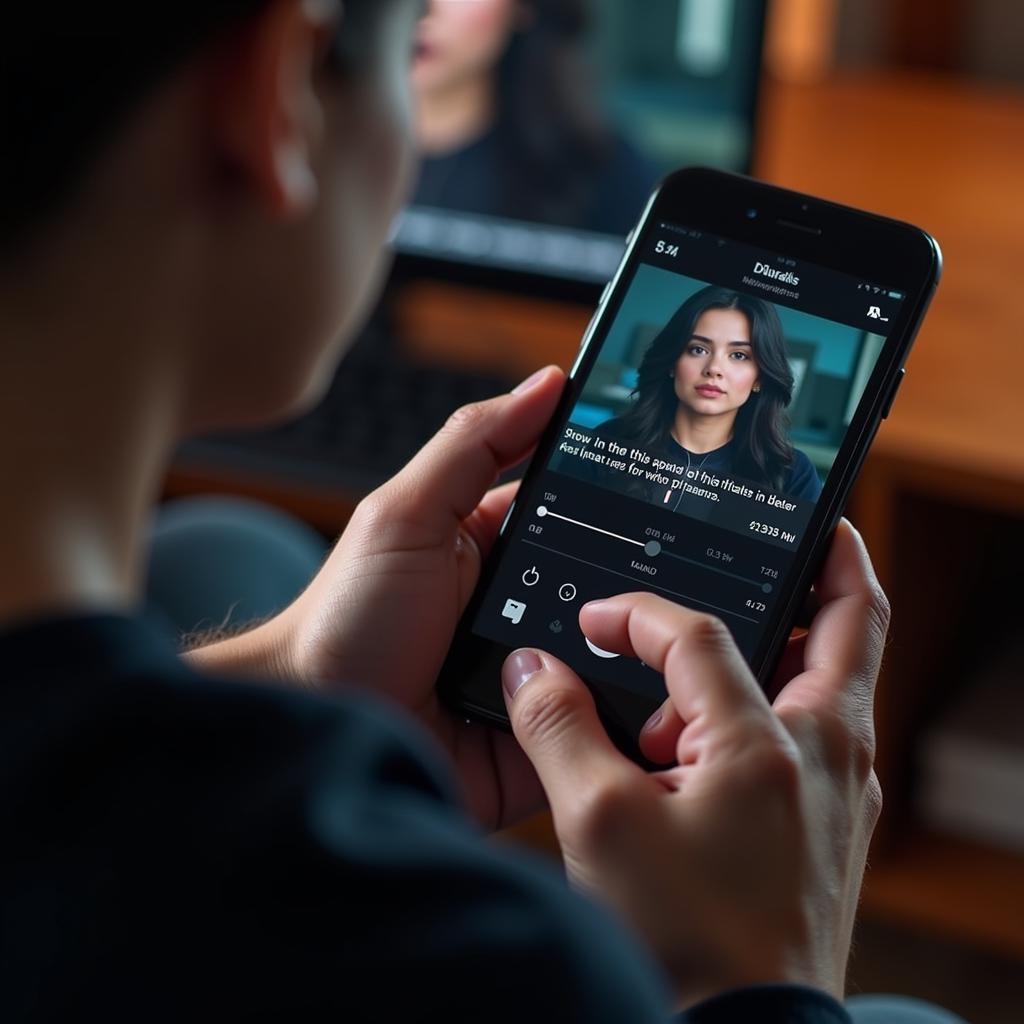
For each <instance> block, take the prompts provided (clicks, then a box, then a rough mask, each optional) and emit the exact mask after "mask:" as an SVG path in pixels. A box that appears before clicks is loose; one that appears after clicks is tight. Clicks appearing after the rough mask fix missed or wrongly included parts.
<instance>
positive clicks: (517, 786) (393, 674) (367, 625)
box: [189, 366, 565, 828]
mask: <svg viewBox="0 0 1024 1024" xmlns="http://www.w3.org/2000/svg"><path fill="white" fill-rule="evenodd" d="M564 381H565V375H564V374H563V373H562V371H561V370H559V369H558V368H557V367H553V366H552V367H547V368H546V369H544V370H541V371H538V373H537V374H535V375H534V376H532V377H530V378H529V379H528V380H526V381H524V382H523V384H521V385H519V387H518V388H517V389H516V390H515V391H513V392H512V393H511V394H507V395H502V396H500V397H498V398H494V399H491V400H489V401H486V402H481V403H479V404H476V405H470V406H466V407H464V408H462V409H459V410H458V411H457V412H456V413H454V414H453V416H452V417H451V418H450V419H449V421H448V423H447V424H446V425H445V426H444V427H443V428H442V429H441V431H440V432H439V433H438V434H437V435H436V436H435V437H434V438H433V439H432V440H431V441H430V442H429V443H428V444H427V445H426V447H424V448H423V449H422V450H421V451H420V452H419V453H418V454H417V455H416V456H415V457H414V458H413V459H412V460H411V461H410V462H409V464H408V465H407V466H406V467H405V468H404V469H403V470H402V471H401V472H400V473H398V474H397V475H396V476H395V477H393V478H392V479H391V480H389V481H388V482H387V483H386V484H384V485H383V486H382V487H380V488H379V489H378V490H376V491H374V492H373V493H372V494H370V495H369V496H368V497H367V498H365V499H364V500H363V501H362V502H361V503H360V504H359V506H358V507H357V509H356V511H355V512H354V514H353V516H352V518H351V520H350V521H349V524H348V526H347V527H346V529H345V532H344V533H343V534H342V536H341V538H340V539H339V541H338V543H337V545H336V546H335V548H334V550H333V551H332V553H331V555H330V556H329V557H328V559H327V561H326V562H325V564H324V566H323V567H322V569H321V570H320V572H319V573H318V574H317V575H316V576H315V577H314V579H313V581H312V582H311V583H310V585H309V587H308V588H307V589H306V590H305V591H304V592H303V593H302V594H301V595H300V596H299V597H298V598H297V599H296V601H295V602H293V604H291V605H290V606H289V607H288V608H286V609H285V610H284V611H283V612H281V613H280V614H279V615H277V616H275V618H273V619H271V620H270V621H269V622H267V623H265V624H263V625H262V626H260V627H258V628H256V629H254V630H251V631H250V632H248V633H246V634H244V635H242V636H239V637H235V638H233V639H231V640H228V641H224V642H222V643H219V644H213V645H210V646H208V647H204V648H200V649H198V650H196V651H193V652H191V654H190V655H189V657H190V659H191V660H192V661H193V663H194V664H195V665H196V666H197V667H198V668H200V669H201V670H204V671H207V672H217V673H234V674H249V675H258V676H267V677H272V678H277V679H285V680H287V681H291V682H294V683H296V684H298V685H301V686H305V687H308V688H310V689H314V690H316V691H317V692H321V693H338V692H343V691H344V690H345V689H346V688H350V687H358V688H360V689H362V690H368V691H372V692H374V693H375V694H377V695H380V696H384V697H386V698H390V699H393V700H394V701H395V702H396V703H397V704H399V705H401V706H402V707H403V708H405V709H406V710H407V711H411V712H412V713H413V714H414V715H415V716H416V717H417V718H419V719H420V720H421V721H422V722H423V723H424V724H425V725H426V726H427V727H428V729H429V730H430V731H431V732H432V733H433V734H434V735H435V736H436V737H437V738H438V739H439V740H440V742H441V744H442V746H443V747H444V748H445V750H446V751H447V752H448V754H449V756H450V757H451V759H452V761H453V764H454V767H455V771H456V774H457V776H458V778H459V779H460V781H461V783H462V786H463V790H464V794H465V798H466V800H467V803H468V806H469V809H470V812H471V813H472V814H473V815H474V817H476V818H477V820H478V821H480V822H481V823H482V824H483V825H484V826H485V827H488V828H501V827H504V826H506V825H509V824H512V823H514V822H516V821H519V820H521V819H522V818H524V817H526V816H527V815H528V814H530V813H533V812H534V811H537V810H539V809H540V808H542V807H543V806H544V802H545V801H544V793H543V790H542V789H541V786H540V783H539V781H538V779H537V776H536V773H535V772H534V770H533V767H532V766H531V764H530V762H529V760H528V759H527V758H526V756H525V755H524V754H523V752H522V750H521V749H520V747H519V744H518V743H516V741H515V739H514V738H513V737H512V736H510V735H508V734H507V733H503V732H500V731H498V730H493V729H490V728H487V727H486V726H483V725H480V724H477V723H469V722H466V721H465V719H464V718H463V717H460V716H458V715H455V714H452V713H451V712H449V711H448V710H447V709H446V708H444V707H443V706H442V705H441V703H440V701H439V700H438V697H437V692H436V690H435V684H436V681H437V676H438V673H439V672H440V669H441V665H442V663H443V661H444V658H445V655H446V653H447V651H448V647H449V645H450V644H451V640H452V636H453V634H454V632H455V627H456V625H457V623H458V620H459V617H460V615H461V614H462V611H463V609H464V608H465V606H466V602H467V601H468V600H469V597H470V595H471V594H472V592H473V588H474V587H475V586H476V582H477V579H478V577H479V575H480V565H481V561H482V558H483V556H484V555H485V554H486V553H487V551H488V550H489V549H490V547H491V545H492V544H493V542H494V539H495V537H496V536H497V534H498V530H499V528H500V526H501V523H502V521H503V520H504V518H505V514H506V512H507V511H508V508H509V505H510V503H511V501H512V499H513V497H514V495H515V489H516V486H517V485H515V484H509V485H506V486H503V487H498V488H496V489H494V490H491V491H488V488H489V487H490V486H491V485H492V484H493V483H494V480H495V478H496V477H497V475H498V474H499V472H500V471H502V470H504V469H507V468H508V467H509V466H513V465H516V464H517V463H519V462H520V461H522V460H523V459H524V458H526V457H527V456H528V455H529V454H530V452H531V451H532V450H533V448H534V446H535V445H536V443H537V440H538V439H539V437H540V435H541V432H542V431H543V429H544V427H545V426H546V425H547V423H548V421H549V419H550V418H551V414H552V413H553V411H554V408H555V405H556V403H557V401H558V398H559V396H560V395H561V393H562V388H563V385H564Z"/></svg>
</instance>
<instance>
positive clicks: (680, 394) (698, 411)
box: [597, 285, 821, 501]
mask: <svg viewBox="0 0 1024 1024" xmlns="http://www.w3.org/2000/svg"><path fill="white" fill-rule="evenodd" d="M792 397H793V374H792V372H791V371H790V368H789V363H788V362H787V360H786V348H785V342H784V339H783V333H782V324H781V322H780V321H779V315H778V313H776V312H775V309H774V307H773V306H772V305H771V303H768V302H764V301H762V300H761V299H755V298H752V297H750V296H747V295H742V294H741V293H739V292H734V291H730V290H729V289H726V288H719V287H716V286H713V285H712V286H709V287H707V288H702V289H701V290H700V291H698V292H696V293H695V294H693V295H691V296H690V298H688V299H687V300H686V301H685V302H684V303H683V304H682V305H681V306H680V307H679V309H678V310H677V312H676V313H675V314H674V315H673V316H672V319H671V320H669V322H668V323H667V324H666V325H665V327H664V328H663V329H662V330H661V331H660V332H659V334H658V335H657V337H656V338H655V339H654V341H653V342H652V343H651V345H650V347H649V348H648V349H647V351H646V352H645V353H644V357H643V360H642V361H641V363H640V368H639V371H638V376H637V384H636V388H635V389H634V391H633V402H632V404H631V406H630V408H629V409H628V410H627V411H626V412H625V413H623V414H622V415H621V416H617V417H615V418H614V419H612V420H608V421H607V422H605V423H603V424H601V425H600V426H599V427H598V428H597V433H598V434H599V435H600V436H601V437H606V438H614V439H615V440H619V441H629V443H630V444H631V445H638V446H639V447H641V448H643V449H645V450H646V451H648V452H649V453H650V454H652V455H656V456H657V457H659V458H662V459H665V460H666V461H668V462H671V463H673V464H675V465H679V466H683V467H685V469H686V470H687V471H693V470H706V471H708V472H714V473H715V474H716V475H721V474H726V475H729V476H736V477H740V478H741V479H743V480H747V481H750V482H751V483H755V484H758V485H759V486H761V487H764V488H766V489H769V490H773V491H779V492H781V493H783V494H786V495H788V496H790V497H794V498H802V499H804V500H806V501H815V500H817V498H818V495H819V494H820V493H821V479H820V478H819V476H818V473H817V471H816V470H815V468H814V466H813V465H812V464H811V460H810V459H809V458H808V457H807V456H806V455H805V454H804V453H803V452H801V451H799V450H798V449H796V448H794V447H793V446H792V444H790V442H789V438H788V435H787V420H786V413H785V410H786V407H787V406H788V405H789V403H790V401H791V399H792ZM641 486H643V485H641ZM673 493H675V492H673ZM678 493H679V496H680V497H681V493H682V492H678ZM648 497H651V498H654V500H657V501H660V500H661V494H660V491H659V493H658V494H657V495H654V494H653V493H652V494H651V495H649V496H648Z"/></svg>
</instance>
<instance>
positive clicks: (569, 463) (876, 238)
mask: <svg viewBox="0 0 1024 1024" xmlns="http://www.w3.org/2000/svg"><path fill="white" fill-rule="evenodd" d="M940 269H941V254H940V251H939V247H938V245H937V244H936V242H935V240H934V239H933V238H931V237H930V236H929V235H928V234H927V233H926V232H924V231H922V230H921V229H920V228H916V227H913V226H911V225H910V224H905V223H901V222H898V221H895V220H889V219H886V218H883V217H879V216H875V215H873V214H869V213H865V212H862V211H860V210H855V209H851V208H849V207H844V206H840V205H837V204H835V203H831V202H826V201H824V200H821V199H816V198H813V197H811V196H806V195H801V194H798V193H796V192H791V191H786V190H784V189H780V188H775V187H773V186H770V185H766V184H763V183H761V182H758V181H754V180H752V179H749V178H745V177H742V176H739V175H733V174H727V173H724V172H720V171H715V170H709V169H705V168H688V169H684V170H680V171H677V172H675V173H674V174H671V175H670V176H669V177H667V178H666V179H665V180H664V181H663V182H662V184H661V185H660V186H659V188H658V189H657V191H656V192H655V193H654V195H653V196H652V197H651V199H650V200H649V202H648V204H647V207H646V210H645V212H644V214H643V216H642V218H641V220H640V223H639V224H638V225H637V226H636V228H634V230H633V231H632V232H631V233H630V235H629V238H628V239H627V244H626V251H625V254H624V256H623V258H622V262H621V263H620V265H619V268H618V270H617V271H616V273H615V275H614V277H613V278H612V280H611V281H610V282H609V284H608V286H607V287H606V289H605V291H604V294H603V295H602V297H601V300H600V302H599V304H598V307H597V310H596V312H595V313H594V316H593V319H592V320H591V321H590V325H589V326H588V328H587V330H586V331H585V333H584V337H583V342H582V345H581V347H580V350H579V354H578V355H577V357H576V360H575V363H574V365H573V367H572V370H571V372H570V374H569V378H568V381H567V383H566V387H565V392H564V394H563V396H562V400H561V402H560V404H559V406H558V408H557V410H556V412H555V415H554V417H553V419H552V421H551V423H550V425H549V427H548V429H547V430H546V432H545V434H544V436H543V438H542V439H541V441H540V444H539V446H538V448H537V451H536V453H535V455H534V457H533V459H532V461H531V463H530V466H529V468H528V469H527V471H526V474H525V476H524V478H523V481H522V484H521V486H520V489H519V492H518V494H517V496H516V499H515V502H514V504H513V505H512V507H511V509H510V510H509V513H508V516H507V517H506V519H505V522H504V524H503V526H502V530H501V535H500V537H499V539H498V542H497V544H496V545H495V547H494V550H493V552H492V553H491V555H490V557H489V559H488V560H487V562H486V564H485V566H484V569H483V573H482V577H481V580H480V583H479V585H478V587H477V590H476V592H475V593H474V596H473V598H472V600H471V602H470V604H469V605H468V607H467V610H466V612H465V614H464V616H463V618H462V620H461V622H460V624H459V627H458V630H457V633H456V636H455V639H454V642H453V644H452V647H451V649H450V651H449V654H448V657H447V660H446V662H445V664H444V667H443V669H442V674H441V678H440V681H439V687H440V692H441V695H442V698H443V699H444V700H445V701H446V702H447V703H448V704H449V705H450V706H452V707H454V708H456V709H458V711H459V712H460V713H464V714H466V715H467V716H470V717H473V718H476V719H480V720H483V721H485V722H489V723H493V724H497V725H502V726H505V727H506V728H507V727H508V719H507V716H506V714H505V705H504V701H503V698H502V693H501V682H500V669H501V664H502V662H503V661H504V659H505V657H506V656H507V655H508V654H509V653H510V652H511V651H512V650H514V649H516V648H518V647H523V646H531V647H539V648H541V649H544V650H547V651H550V652H551V653H552V654H554V655H556V656H557V657H559V658H561V659H562V660H563V661H565V662H567V663H568V664H569V665H571V666H572V667H573V668H574V669H575V670H576V671H577V672H578V673H579V675H580V676H581V677H582V678H583V679H584V680H585V681H586V682H587V684H588V686H589V687H590V688H591V690H592V692H593V694H594V698H595V701H596V703H597V706H598V710H599V712H600V714H601V717H602V719H603V721H604V723H605V725H606V727H607V728H608V730H609V733H610V735H611V736H612V738H613V739H614V740H615V742H616V743H617V744H618V745H619V747H620V748H621V749H623V750H624V751H626V752H627V753H628V754H630V755H631V756H633V757H634V758H637V759H640V754H639V750H638V747H637V736H638V734H639V731H640V729H641V727H642V726H643V724H644V722H646V720H647V718H648V717H649V716H650V714H651V713H652V712H653V711H654V710H655V708H656V707H657V706H658V705H659V704H660V703H661V702H662V701H663V700H664V698H665V696H666V689H665V684H664V680H663V679H662V677H661V676H660V675H659V674H658V673H657V672H655V671H654V670H653V669H651V668H649V667H648V666H646V665H645V664H643V663H642V662H641V661H639V660H637V659H634V658H628V657H619V656H616V655H615V654H614V653H613V652H610V651H603V650H601V649H599V648H598V647H596V646H595V645H594V644H593V643H591V642H590V641H589V640H588V638H587V637H585V636H584V635H583V633H582V632H581V630H580V627H579V623H578V613H579V609H580V607H581V606H582V605H583V604H584V603H585V602H587V601H590V600H593V599H596V598H602V597H608V596H611V595H613V594H616V593H622V592H625V591H635V590H649V591H652V592H654V593H657V594H660V595H662V596H664V597H667V598H669V599H670V600H673V601H677V602H678V603H680V604H682V605H685V606H688V607H692V608H696V609H701V610H703V611H707V612H710V613H712V614H714V615H716V616H718V617H719V618H721V619H722V621H724V622H725V623H726V625H727V626H728V627H729V629H730V631H731V632H732V635H733V636H734V638H735V640H736V643H737V645H738V647H739V649H740V650H741V652H742V653H743V655H744V657H745V658H746V660H747V661H748V663H749V665H750V667H751V669H752V670H753V672H754V674H755V675H756V676H757V678H758V679H759V680H760V681H761V683H762V685H767V683H768V681H769V680H770V679H771V676H772V673H773V672H774V669H775V667H776V664H777V662H778V659H779V657H780V656H781V653H782V651H783V648H784V645H785V643H786V640H787V637H788V636H789V634H790V631H791V628H792V626H793V624H794V621H795V618H796V616H797V614H798V612H799V610H800V608H801V606H802V604H803V602H804V599H805V597H806V594H807V591H808V589H809V588H810V586H811V583H812V582H813V579H814V576H815V574H816V572H817V571H818V569H819V567H820V564H821V562H822V559H823V557H824V554H825V552H826V551H827V547H828V543H829V539H830V537H831V534H832V532H833V530H834V529H835V527H836V524H837V523H838V521H839V518H840V516H841V514H842V512H843V508H844V506H845V503H846V500H847V497H848V495H849V493H850V488H851V486H852V484H853V482H854V480H855V478H856V476H857V473H858V470H859V469H860V467H861V464H862V463H863V460H864V457H865V455H866V454H867V451H868V448H869V447H870V445H871V442H872V440H873V438H874V436H875V433H876V431H877V429H878V426H879V424H880V423H881V421H882V420H883V419H885V417H886V416H887V415H888V414H889V410H890V408H891V407H892V404H893V401H894V399H895V396H896V392H897V389H898V388H899V386H900V382H901V381H902V379H903V376H904V362H905V361H906V358H907V354H908V352H909V350H910V346H911V343H912V341H913V339H914V336H915V335H916V333H917V331H918V328H919V327H920V325H921V321H922V319H923V317H924V314H925V311H926V310H927V308H928V304H929V302H930V300H931V297H932V295H933V294H934V292H935V288H936V286H937V284H938V280H939V274H940Z"/></svg>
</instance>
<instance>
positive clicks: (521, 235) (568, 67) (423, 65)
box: [394, 0, 765, 283]
mask: <svg viewBox="0 0 1024 1024" xmlns="http://www.w3.org/2000/svg"><path fill="white" fill-rule="evenodd" d="M764 18H765V3H764V2H763V0H643V3H626V2H623V0H431V3H430V4H429V6H428V11H427V15H426V17H425V18H424V20H423V22H422V24H421V29H420V35H419V39H418V44H417V49H416V54H415V58H414V65H413V70H412V76H413V86H414V94H415V97H416V102H417V106H418V110H417V114H418V118H417V120H418V125H419V127H418V132H419V136H420V138H419V143H420V151H421V159H422V164H421V168H420V174H419V179H418V184H417V186H416V189H415V193H414V195H413V198H412V202H411V203H410V204H409V206H408V207H407V208H406V209H405V211H404V212H403V213H402V215H401V216H400V217H399V219H398V221H397V223H396V225H395V229H394V242H395V246H396V249H397V251H398V253H399V254H400V255H406V256H413V257H427V258H429V259H433V260H440V261H443V262H444V261H447V262H451V263H466V264H473V265H475V266H481V265H482V266H486V267H491V268H494V269H496V270H510V271H516V270H522V271H528V272H529V273H531V274H538V273H539V274H541V275H546V276H551V277H554V278H569V279H575V280H578V281H584V282H595V283H603V282H604V281H606V280H607V279H608V278H609V277H610V276H611V274H612V272H613V271H614V269H615V267H616V266H617V264H618V261H619V258H620V256H621V254H622V247H623V238H624V236H625V235H626V233H627V232H628V231H629V229H630V228H631V227H632V225H633V224H634V223H635V222H636V220H637V219H638V217H639V215H640V213H641V211H642V209H643V206H644V203H645V201H646V199H647V197H648V195H649V194H650V192H651V190H652V188H653V187H654V185H655V184H656V183H657V182H658V180H659V179H660V178H661V177H662V175H663V174H664V173H665V172H666V171H668V170H670V169H672V168H675V167H678V166H681V165H684V164H705V165H710V166H714V167H720V168H723V169H726V170H734V171H746V170H748V169H749V166H750V160H751V153H752V148H753V130H754V115H755V106H756V95H757V87H758V81H759V75H760V64H761V46H762V38H763V33H764Z"/></svg>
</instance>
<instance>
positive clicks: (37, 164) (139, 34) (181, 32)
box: [0, 0, 385, 255]
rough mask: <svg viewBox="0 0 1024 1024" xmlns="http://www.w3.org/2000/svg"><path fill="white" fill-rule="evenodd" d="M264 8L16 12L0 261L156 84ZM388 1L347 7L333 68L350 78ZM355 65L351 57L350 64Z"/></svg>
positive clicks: (0, 188)
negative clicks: (366, 34) (369, 30)
mask: <svg viewBox="0 0 1024 1024" xmlns="http://www.w3.org/2000/svg"><path fill="white" fill-rule="evenodd" d="M267 2H268V0H175V2H174V3H173V4H163V5H160V6H159V7H158V8H152V9H150V8H149V7H147V6H145V5H143V6H142V7H141V8H138V9H136V10H134V11H133V10H132V9H130V8H129V7H125V8H121V7H117V8H116V9H111V8H109V7H108V6H105V5H95V4H88V3H82V2H81V0H74V2H70V0H64V2H61V0H56V2H53V3H46V4H25V5H20V7H19V11H18V14H17V16H16V17H13V18H12V23H11V25H9V26H8V31H6V32H5V33H4V36H3V38H0V138H2V139H3V149H4V155H3V159H2V160H0V255H3V254H4V251H5V250H6V251H8V252H11V251H14V250H16V248H17V246H18V244H19V243H20V242H21V241H22V240H23V238H24V237H25V236H26V235H27V234H28V233H29V232H31V231H32V230H33V229H34V228H35V227H36V226H37V224H38V223H39V222H40V221H42V220H44V219H46V218H48V217H50V216H53V215H54V214H55V213H56V211H57V210H58V209H59V207H60V205H61V203H62V202H63V201H65V200H66V199H67V198H68V197H69V195H70V194H71V193H73V192H74V189H75V186H76V184H77V183H78V182H79V181H80V180H81V179H82V177H83V176H84V174H85V172H86V170H87V168H88V166H89V164H90V163H91V162H92V161H93V160H94V159H96V157H97V156H98V154H99V152H100V151H101V150H102V149H103V147H104V145H105V144H106V143H107V142H108V141H109V140H110V139H111V137H112V136H113V135H114V134H115V133H116V131H117V129H118V126H119V125H120V124H121V123H122V122H123V121H124V119H125V118H126V117H128V116H129V115H130V113H131V111H132V110H133V109H134V108H135V107H136V106H137V105H138V104H139V103H140V102H142V101H143V100H144V99H145V97H146V95H147V94H148V93H150V92H151V91H153V90H154V89H155V88H156V87H157V86H158V85H159V83H160V81H161V80H162V79H163V78H165V77H166V76H167V75H169V74H171V72H173V70H174V69H175V68H176V67H178V66H180V65H181V64H183V63H184V62H185V61H186V60H187V59H188V58H189V57H191V56H192V55H193V54H195V53H197V52H198V51H199V50H200V49H201V48H202V47H203V46H204V45H206V44H208V43H210V42H211V41H212V40H213V39H214V38H215V37H216V35H217V34H218V33H219V32H224V31H226V30H228V29H230V28H231V27H232V26H233V25H236V24H238V23H241V22H243V21H244V20H245V19H247V18H249V17H252V16H253V15H255V14H256V13H257V12H258V11H259V10H260V9H261V8H263V7H264V6H266V4H267ZM384 5H385V3H384V0H346V3H345V10H344V15H343V25H344V28H345V31H344V32H343V33H342V35H341V40H342V43H343V44H344V45H343V46H339V47H338V49H337V53H336V54H334V56H335V61H334V63H335V65H336V67H337V69H338V70H339V71H341V72H342V73H345V72H347V71H349V70H356V68H355V62H356V60H357V59H358V57H357V55H358V51H359V49H360V39H361V37H362V34H363V32H365V31H366V29H367V27H368V26H369V25H370V23H371V21H372V19H374V18H375V17H377V15H378V12H379V8H380V7H382V6H384ZM353 55H356V56H355V57H354V56H353Z"/></svg>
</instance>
